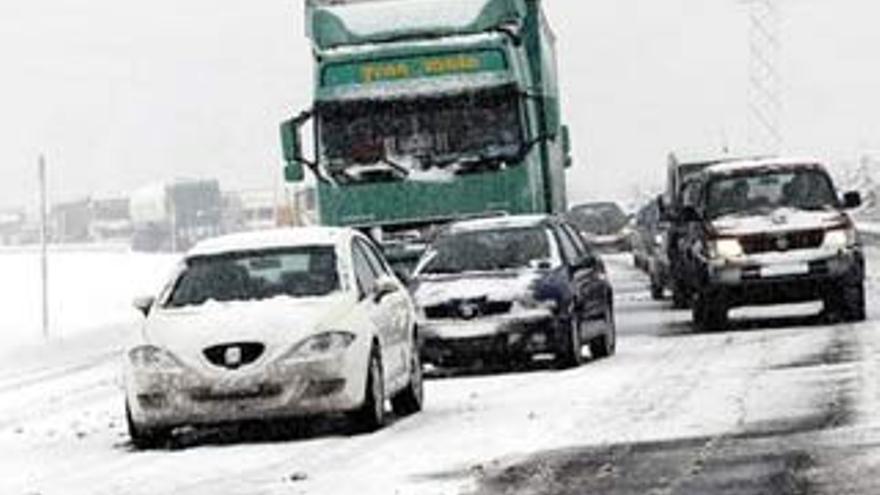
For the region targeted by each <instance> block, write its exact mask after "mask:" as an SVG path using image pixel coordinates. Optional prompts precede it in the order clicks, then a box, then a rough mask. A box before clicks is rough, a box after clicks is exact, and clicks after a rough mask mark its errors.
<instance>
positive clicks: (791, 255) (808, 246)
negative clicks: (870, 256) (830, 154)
mask: <svg viewBox="0 0 880 495" xmlns="http://www.w3.org/2000/svg"><path fill="white" fill-rule="evenodd" d="M860 203H861V199H860V197H859V194H858V193H857V192H850V193H847V194H845V195H844V196H843V198H839V197H838V196H837V193H836V192H835V189H834V185H833V183H832V181H831V178H830V177H829V176H828V173H827V172H826V170H825V168H824V167H823V166H822V165H821V164H820V163H818V162H816V161H811V160H785V159H768V160H758V161H744V162H732V163H726V164H721V165H715V166H713V167H710V168H708V169H706V170H704V171H703V172H701V173H700V174H698V175H697V176H695V177H694V178H692V179H691V180H689V181H688V182H687V183H686V184H685V185H684V188H683V208H682V210H681V213H680V218H679V219H678V220H679V221H680V222H683V223H685V224H686V226H687V228H686V233H685V235H684V236H683V237H682V238H681V240H680V241H679V242H680V245H679V249H680V251H681V252H682V253H683V254H684V256H683V258H684V273H683V275H684V280H686V283H687V285H688V287H687V289H688V291H689V292H690V293H692V294H693V301H692V309H693V318H694V323H695V326H696V327H697V328H699V329H707V330H708V329H718V328H723V327H724V326H725V324H726V321H727V312H728V310H729V309H730V308H733V307H737V306H746V305H760V304H775V303H794V302H805V301H810V300H821V301H823V302H824V306H825V312H826V313H828V314H829V315H834V316H837V317H838V318H840V319H842V320H845V321H858V320H862V319H864V318H865V295H864V258H863V255H862V248H861V245H860V243H859V240H858V237H857V235H856V232H855V229H854V227H853V223H852V220H851V219H850V218H849V216H848V215H847V214H846V213H845V211H844V210H845V209H846V208H853V207H857V206H858V205H859V204H860Z"/></svg>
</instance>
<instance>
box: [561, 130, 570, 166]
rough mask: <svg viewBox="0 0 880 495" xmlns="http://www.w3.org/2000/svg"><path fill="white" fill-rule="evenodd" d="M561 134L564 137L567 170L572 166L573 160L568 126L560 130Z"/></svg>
mask: <svg viewBox="0 0 880 495" xmlns="http://www.w3.org/2000/svg"><path fill="white" fill-rule="evenodd" d="M560 133H561V136H562V156H563V160H564V163H565V168H570V167H571V164H572V159H571V135H570V134H569V130H568V126H567V125H564V126H562V127H561V128H560Z"/></svg>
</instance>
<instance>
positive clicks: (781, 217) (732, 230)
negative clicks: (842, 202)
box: [712, 208, 847, 236]
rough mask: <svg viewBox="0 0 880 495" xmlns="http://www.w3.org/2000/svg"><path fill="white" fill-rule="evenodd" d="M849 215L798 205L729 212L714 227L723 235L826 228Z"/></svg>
mask: <svg viewBox="0 0 880 495" xmlns="http://www.w3.org/2000/svg"><path fill="white" fill-rule="evenodd" d="M846 221H847V217H846V215H844V214H843V213H840V212H838V211H806V210H798V209H794V208H778V209H776V210H773V211H772V212H770V213H765V214H760V215H725V216H723V217H719V218H717V219H715V220H714V221H713V222H712V227H713V228H714V229H715V231H716V232H717V233H718V234H719V235H722V236H741V235H749V234H756V233H767V232H770V233H772V232H788V231H792V230H809V229H825V228H829V227H834V226H836V225H841V224H843V223H845V222H846Z"/></svg>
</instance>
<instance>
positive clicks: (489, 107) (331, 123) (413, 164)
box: [318, 88, 522, 180]
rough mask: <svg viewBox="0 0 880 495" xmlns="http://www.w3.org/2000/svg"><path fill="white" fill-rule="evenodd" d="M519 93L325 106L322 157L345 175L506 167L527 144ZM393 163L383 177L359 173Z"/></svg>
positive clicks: (340, 175) (334, 172)
mask: <svg viewBox="0 0 880 495" xmlns="http://www.w3.org/2000/svg"><path fill="white" fill-rule="evenodd" d="M518 102H519V97H518V96H517V95H516V93H515V92H513V91H512V90H511V89H509V88H505V89H501V90H498V89H496V90H486V91H481V92H475V93H468V94H464V95H458V96H446V97H443V98H424V99H414V100H366V101H360V102H346V104H344V105H340V104H333V103H329V104H325V105H323V106H322V107H321V108H320V109H319V112H318V129H319V135H320V143H321V157H322V160H323V161H324V162H325V164H326V167H327V170H328V172H329V173H330V174H331V175H332V176H334V178H336V179H337V180H338V179H340V178H341V179H343V180H366V178H367V177H371V178H374V179H375V178H377V177H382V178H384V179H386V180H387V179H389V178H391V179H393V178H398V179H402V178H405V177H406V175H408V173H409V172H410V171H413V170H426V169H428V168H430V167H432V166H444V165H446V164H449V163H453V162H456V163H457V165H459V166H460V167H463V168H466V167H467V166H468V164H469V163H470V165H471V166H472V167H483V168H485V167H487V162H489V166H500V165H501V162H502V161H503V160H504V159H509V158H510V157H513V156H516V155H517V154H518V153H519V152H520V150H521V146H522V130H521V126H520V119H519V103H518ZM377 165H379V166H381V165H387V166H388V167H386V172H387V173H386V174H385V176H384V177H383V176H378V175H373V176H370V175H366V174H363V175H362V174H359V172H361V171H366V170H369V169H371V168H376V166H377Z"/></svg>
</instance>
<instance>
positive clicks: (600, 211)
mask: <svg viewBox="0 0 880 495" xmlns="http://www.w3.org/2000/svg"><path fill="white" fill-rule="evenodd" d="M568 218H569V219H570V220H571V222H572V223H573V224H575V226H576V227H577V228H578V229H579V230H580V231H581V232H587V233H590V234H599V235H608V234H614V233H616V232H617V231H619V230H620V229H622V228H623V227H625V226H626V224H627V222H628V219H627V217H626V214H625V213H624V212H623V210H622V209H621V208H620V206H618V205H617V204H615V203H590V204H585V205H579V206H575V207H573V208H572V209H571V210H570V211H569V214H568Z"/></svg>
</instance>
